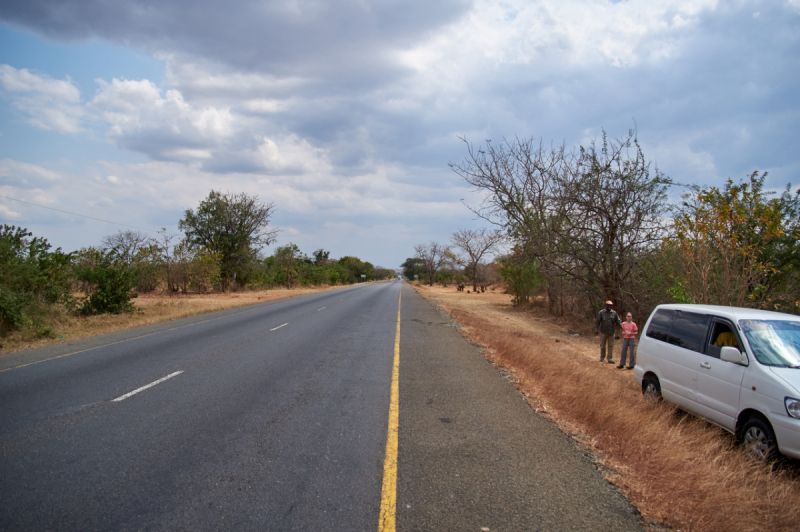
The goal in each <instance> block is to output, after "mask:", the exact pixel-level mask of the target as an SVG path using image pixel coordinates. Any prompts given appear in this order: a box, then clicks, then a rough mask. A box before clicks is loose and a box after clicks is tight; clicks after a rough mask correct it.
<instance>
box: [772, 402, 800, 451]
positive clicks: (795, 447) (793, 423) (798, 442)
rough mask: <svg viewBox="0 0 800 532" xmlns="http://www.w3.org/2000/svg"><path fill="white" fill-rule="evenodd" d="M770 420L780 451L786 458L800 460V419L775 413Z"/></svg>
mask: <svg viewBox="0 0 800 532" xmlns="http://www.w3.org/2000/svg"><path fill="white" fill-rule="evenodd" d="M769 418H770V419H769V421H770V423H771V424H772V430H774V431H775V439H776V440H777V442H778V450H779V451H780V452H781V454H783V455H784V456H788V457H789V458H796V459H798V460H800V419H795V418H793V417H789V416H782V415H779V414H774V413H773V414H772V415H770V416H769Z"/></svg>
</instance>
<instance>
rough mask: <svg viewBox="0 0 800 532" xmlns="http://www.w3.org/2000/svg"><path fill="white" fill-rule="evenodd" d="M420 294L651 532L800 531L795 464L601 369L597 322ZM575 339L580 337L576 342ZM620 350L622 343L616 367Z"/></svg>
mask: <svg viewBox="0 0 800 532" xmlns="http://www.w3.org/2000/svg"><path fill="white" fill-rule="evenodd" d="M416 289H417V291H418V292H419V293H420V294H422V295H423V296H424V297H426V298H428V299H430V300H432V301H433V302H435V303H436V304H438V306H439V307H440V308H442V309H443V310H445V311H447V312H449V313H450V314H451V315H452V316H453V317H454V318H455V319H456V320H457V321H458V322H459V323H460V324H461V325H462V326H463V329H462V331H463V332H464V334H465V335H466V336H468V337H469V338H470V340H472V341H474V342H477V343H480V344H482V345H484V346H486V347H487V348H486V350H485V353H486V356H487V357H488V358H489V359H490V360H492V361H493V362H495V363H496V364H497V365H500V366H504V367H507V368H510V369H511V370H512V371H513V374H514V376H515V379H516V381H517V382H516V384H517V387H518V388H519V389H520V391H521V392H522V393H523V394H524V395H525V396H526V397H528V400H529V402H530V403H531V405H532V406H533V407H534V408H535V409H536V410H537V411H540V412H542V413H545V414H546V415H548V416H550V418H551V419H553V421H555V422H556V423H557V424H559V426H560V427H561V428H562V430H564V432H566V433H568V434H571V435H572V436H573V437H574V438H575V439H576V440H578V441H579V442H581V443H582V444H583V445H586V446H588V447H589V448H591V449H592V451H593V454H595V455H596V456H597V459H598V461H599V462H601V463H602V464H603V465H604V466H606V468H608V469H607V470H606V471H605V473H604V474H605V475H606V477H607V478H608V479H609V480H610V481H611V482H613V483H615V484H616V485H617V486H619V487H620V488H621V489H622V491H623V492H624V493H625V494H626V496H627V497H628V498H629V499H630V500H631V502H632V503H633V504H634V505H636V506H637V507H638V508H639V510H640V511H641V512H642V514H643V516H644V518H645V520H646V521H647V522H649V523H650V526H655V525H656V523H657V524H659V525H660V526H663V525H667V526H671V527H673V528H676V529H680V530H683V531H689V530H692V531H712V532H716V531H725V532H728V531H762V530H770V531H783V530H787V531H788V530H794V531H796V530H798V529H800V475H798V467H797V464H796V463H788V464H783V466H782V467H779V468H777V469H776V470H771V469H770V468H769V467H767V466H764V465H762V464H757V463H754V462H753V461H751V460H749V459H748V458H747V457H746V456H744V454H743V452H742V451H741V449H739V448H738V447H736V446H735V442H734V439H733V437H732V436H730V435H729V434H728V433H726V432H724V431H722V430H720V429H717V428H715V427H713V426H711V425H709V424H707V423H704V422H702V421H699V420H696V419H694V418H692V417H691V416H687V415H682V414H681V413H679V412H676V411H675V410H674V409H673V408H670V407H669V406H668V405H665V404H653V403H649V402H647V401H645V400H644V398H643V397H642V393H641V389H640V388H639V387H638V386H637V384H636V382H635V380H634V377H633V375H632V373H633V372H631V371H623V370H616V369H614V366H613V365H611V364H607V363H603V364H600V363H598V360H599V347H598V346H597V343H596V341H595V339H594V336H588V337H587V336H586V335H587V334H588V333H590V332H591V326H592V325H593V324H588V325H587V324H583V325H579V326H577V327H576V326H573V327H572V328H573V329H576V330H575V331H572V330H570V328H569V327H568V326H567V325H566V324H565V323H563V322H559V321H558V320H556V319H554V318H551V317H548V316H546V315H544V314H543V313H542V312H541V311H537V310H535V309H528V310H527V311H523V312H520V311H518V310H515V309H513V308H512V307H511V298H510V296H508V295H504V294H501V293H499V292H494V293H490V292H487V293H486V294H465V293H458V292H456V290H455V288H447V289H443V288H441V287H433V288H429V287H425V286H419V287H416ZM643 321H644V319H641V318H640V319H639V320H638V322H639V324H640V326H641V325H643V323H642V322H643ZM579 328H580V329H581V330H578V329H579ZM575 332H579V333H580V334H581V336H580V337H573V336H571V335H570V334H573V333H575ZM620 348H621V346H620V345H619V342H618V343H617V345H616V346H615V350H616V352H615V354H614V355H615V359H617V357H618V356H619V350H620ZM617 361H618V360H617Z"/></svg>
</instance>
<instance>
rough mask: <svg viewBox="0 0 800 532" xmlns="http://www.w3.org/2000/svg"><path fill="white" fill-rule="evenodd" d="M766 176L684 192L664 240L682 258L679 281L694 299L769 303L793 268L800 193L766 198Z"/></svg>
mask: <svg viewBox="0 0 800 532" xmlns="http://www.w3.org/2000/svg"><path fill="white" fill-rule="evenodd" d="M765 178H766V174H764V175H763V176H760V177H759V174H758V172H753V173H752V174H751V175H750V176H749V178H748V180H746V181H743V182H741V183H738V184H737V183H734V182H733V181H732V180H730V179H729V180H728V181H727V183H726V184H725V186H724V187H723V188H722V189H719V188H717V187H706V188H703V189H700V188H699V187H697V188H696V189H695V191H694V192H693V193H691V194H687V195H685V196H684V201H683V204H682V205H681V207H680V208H678V209H677V210H676V212H675V217H674V227H675V236H674V238H673V239H670V240H668V245H670V246H672V247H673V248H674V249H676V250H677V252H678V254H679V255H680V257H681V258H682V259H683V264H684V266H685V275H684V276H683V278H682V279H681V281H682V284H683V285H685V290H686V292H687V293H688V296H689V297H690V298H691V299H692V300H693V301H696V302H698V303H705V304H720V305H735V306H744V305H745V304H748V303H749V304H761V305H762V306H763V305H769V304H770V302H771V301H772V297H773V296H774V295H776V293H777V292H779V291H780V290H779V288H780V286H781V284H782V283H781V281H783V280H785V279H787V278H788V276H789V275H790V274H791V273H793V272H792V270H793V269H794V268H795V267H796V265H797V262H798V247H797V246H798V243H797V240H798V236H800V235H799V234H798V233H800V222H799V221H798V210H800V196H798V194H797V193H796V194H795V195H794V196H792V195H791V194H790V193H789V189H788V188H787V190H786V192H784V194H783V195H781V196H780V197H778V198H772V199H769V198H768V197H767V196H768V194H767V193H765V192H764V190H763V187H764V179H765ZM794 295H795V296H797V295H798V294H797V293H795V294H794ZM790 303H794V302H793V301H792V302H790ZM774 304H775V302H773V303H772V305H774ZM778 305H780V303H778Z"/></svg>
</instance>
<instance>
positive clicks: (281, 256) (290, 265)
mask: <svg viewBox="0 0 800 532" xmlns="http://www.w3.org/2000/svg"><path fill="white" fill-rule="evenodd" d="M272 256H273V257H274V258H275V263H276V264H277V265H278V267H279V268H281V270H282V277H283V280H284V283H285V284H286V288H291V287H292V284H293V283H294V282H296V281H297V269H296V268H297V265H298V263H301V262H302V261H303V260H304V259H305V258H306V257H305V255H303V254H302V253H300V248H298V247H297V245H295V244H292V243H289V244H287V245H285V246H280V247H279V248H277V249H276V250H275V253H273V255H272Z"/></svg>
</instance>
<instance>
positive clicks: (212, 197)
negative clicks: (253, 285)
mask: <svg viewBox="0 0 800 532" xmlns="http://www.w3.org/2000/svg"><path fill="white" fill-rule="evenodd" d="M274 211H275V208H274V206H273V204H271V203H262V202H261V201H259V199H258V196H249V195H247V194H245V193H241V194H229V193H224V194H223V193H222V192H218V191H215V190H212V191H211V192H210V193H209V195H208V198H206V199H205V200H203V201H202V202H200V206H199V207H198V208H197V212H195V211H193V210H191V209H187V210H186V211H185V213H184V217H183V219H181V220H180V222H179V224H178V228H179V229H181V230H182V231H184V232H185V233H186V239H187V241H188V242H189V243H190V244H191V245H193V246H199V247H201V248H205V249H208V250H209V251H210V252H211V253H214V254H218V256H219V257H220V279H221V282H222V289H223V290H227V288H228V285H229V283H230V282H231V281H233V282H235V281H236V276H237V274H238V273H240V272H242V271H244V269H245V267H246V265H247V264H248V263H250V262H253V261H256V260H257V253H258V248H260V247H261V246H264V245H268V244H271V243H273V242H274V241H275V234H276V230H274V229H271V228H270V226H269V221H270V218H271V217H272V215H273V214H274Z"/></svg>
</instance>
